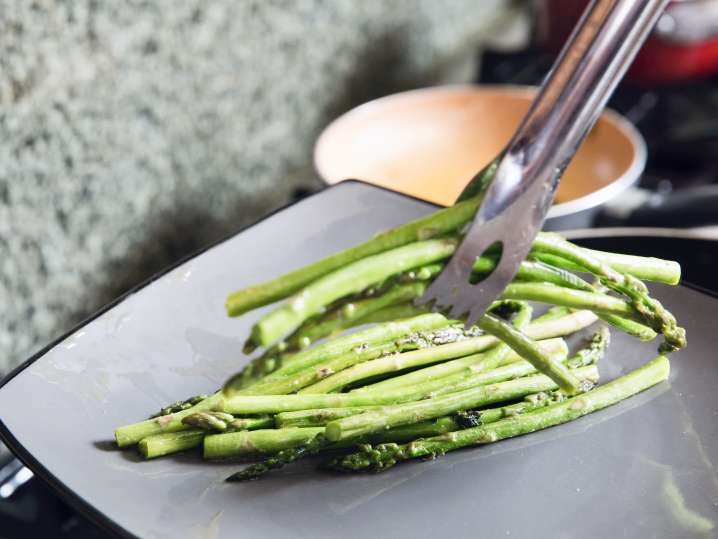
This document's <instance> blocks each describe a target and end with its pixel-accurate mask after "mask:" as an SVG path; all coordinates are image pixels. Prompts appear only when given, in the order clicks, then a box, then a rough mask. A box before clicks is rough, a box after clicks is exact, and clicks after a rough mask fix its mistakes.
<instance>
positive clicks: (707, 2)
mask: <svg viewBox="0 0 718 539" xmlns="http://www.w3.org/2000/svg"><path fill="white" fill-rule="evenodd" d="M588 3H589V1H588V0H540V1H539V3H538V5H539V11H538V13H539V21H538V36H537V37H538V41H539V43H540V44H542V45H543V46H545V47H547V48H548V49H550V50H553V51H556V52H558V51H559V50H560V49H561V47H562V46H563V44H564V43H565V41H566V39H567V38H568V36H569V34H570V33H571V30H572V29H573V27H574V26H575V24H576V21H577V20H578V18H579V17H580V16H581V13H583V10H584V9H585V7H586V6H587V5H588ZM716 73H718V0H681V1H673V2H671V3H670V4H669V5H668V7H667V8H666V11H665V13H664V14H663V15H662V16H661V19H660V20H659V21H658V24H657V25H656V28H655V29H654V30H653V34H652V35H651V36H650V37H649V39H648V41H646V43H645V45H644V46H643V49H642V50H641V52H640V53H639V55H638V56H637V57H636V60H635V61H634V63H633V65H632V66H631V69H630V70H629V72H628V76H627V78H628V79H629V80H631V81H634V82H638V83H647V84H657V83H676V82H684V81H688V80H693V79H699V78H704V77H708V76H710V75H714V74H716Z"/></svg>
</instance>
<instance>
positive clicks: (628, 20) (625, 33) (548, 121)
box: [419, 0, 668, 325]
mask: <svg viewBox="0 0 718 539" xmlns="http://www.w3.org/2000/svg"><path fill="white" fill-rule="evenodd" d="M667 3H668V0H594V1H593V2H592V3H591V4H590V5H589V7H588V8H587V9H586V11H585V13H584V14H583V16H582V18H581V20H580V21H579V23H578V25H577V26H576V28H575V29H574V31H573V33H572V34H571V37H570V38H569V40H568V42H567V43H566V45H565V46H564V48H563V50H562V51H561V54H560V55H559V57H558V59H557V60H556V62H555V64H554V66H553V68H552V69H551V71H550V72H549V74H548V75H547V76H546V79H545V80H544V82H543V84H542V85H541V89H540V91H539V93H538V95H537V96H536V98H535V99H534V101H533V103H532V105H531V107H530V109H529V111H528V112H527V113H526V116H525V117H524V118H523V120H522V121H521V124H520V125H519V127H518V129H517V130H516V133H514V136H513V138H512V139H511V141H510V142H509V144H508V146H507V147H506V148H505V149H504V151H503V152H502V153H501V155H500V156H499V157H497V158H496V160H494V162H492V163H491V164H490V165H488V166H487V167H486V168H484V170H482V171H481V172H479V174H477V175H476V176H475V177H474V179H473V180H472V181H471V182H470V183H469V185H468V186H467V187H466V189H464V191H463V193H462V194H461V196H460V197H459V200H462V199H464V198H467V197H468V196H471V195H474V194H476V193H477V192H478V191H480V190H481V189H483V184H484V182H485V179H486V178H487V176H488V175H492V176H493V179H491V183H490V184H489V186H488V188H487V189H486V191H485V193H484V197H483V201H482V202H481V205H480V206H479V209H478V211H477V212H476V216H475V217H474V221H473V224H472V225H471V227H470V229H469V231H468V233H467V234H466V236H465V238H464V240H463V241H462V243H461V245H460V246H459V247H458V249H457V250H456V252H455V253H454V256H453V257H452V258H451V260H450V261H449V263H448V264H447V266H446V268H445V269H444V271H443V272H442V273H441V274H440V275H439V277H438V278H437V279H436V280H435V281H434V282H433V283H432V285H431V286H430V287H429V288H428V290H427V291H426V293H425V294H424V296H422V297H421V298H420V299H419V302H420V303H426V302H430V301H432V302H434V306H435V307H437V308H440V309H448V310H449V314H450V315H451V316H452V317H455V318H460V317H463V316H464V315H467V316H468V317H467V319H466V323H467V325H471V324H474V323H475V322H476V321H477V320H478V319H479V318H480V317H481V316H482V315H483V314H484V312H486V310H487V309H488V308H489V306H490V305H491V303H492V302H493V301H494V300H495V299H496V298H497V297H498V296H499V295H500V294H501V292H502V291H503V290H504V288H505V287H506V285H508V284H509V282H510V281H511V280H512V279H513V278H514V275H516V272H517V270H518V268H519V264H520V263H521V261H523V260H524V258H526V255H528V253H529V251H530V250H531V244H532V243H533V241H534V239H535V238H536V235H537V234H538V232H539V230H540V229H541V226H542V224H543V222H544V219H545V218H546V213H547V212H548V210H549V207H550V206H551V203H552V201H553V196H554V192H555V191H556V186H557V185H558V182H559V179H560V178H561V175H562V174H563V171H564V170H565V169H566V167H567V165H568V163H569V161H570V160H571V159H572V158H573V156H574V154H575V153H576V150H577V149H578V146H579V145H580V143H581V141H582V140H583V139H584V137H585V136H586V134H587V133H588V131H589V130H590V128H591V127H592V126H593V124H594V123H595V122H596V120H597V119H598V117H599V115H600V113H601V111H602V110H603V107H604V106H605V104H606V101H608V98H609V97H610V95H611V94H612V93H613V90H614V89H615V87H616V85H617V84H618V82H619V81H620V80H621V78H622V77H623V75H624V73H625V72H626V69H627V68H628V66H629V65H630V63H631V61H632V60H633V58H634V57H635V55H636V53H637V52H638V50H639V49H640V47H641V45H642V44H643V42H644V41H645V39H646V37H647V36H648V34H649V32H650V31H651V29H652V28H653V25H654V24H655V23H656V21H657V20H658V18H659V16H660V14H661V12H662V11H663V9H664V8H665V6H666V4H667ZM496 244H499V245H500V247H501V249H500V250H501V255H500V259H499V261H498V263H497V265H496V267H495V269H494V271H493V272H492V273H491V274H490V275H489V276H488V277H487V278H486V279H484V280H483V281H480V282H479V283H477V284H471V283H470V282H469V277H470V275H471V268H472V266H473V264H474V261H475V260H476V257H478V256H480V255H482V254H483V253H484V252H485V251H486V249H487V248H489V247H491V246H494V245H496Z"/></svg>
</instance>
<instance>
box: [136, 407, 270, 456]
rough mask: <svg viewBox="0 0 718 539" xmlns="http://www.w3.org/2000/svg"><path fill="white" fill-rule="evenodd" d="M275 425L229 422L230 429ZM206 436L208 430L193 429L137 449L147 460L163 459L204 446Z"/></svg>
mask: <svg viewBox="0 0 718 539" xmlns="http://www.w3.org/2000/svg"><path fill="white" fill-rule="evenodd" d="M200 413H202V412H200ZM188 417H192V416H188ZM273 423H274V419H273V418H269V417H267V418H254V417H250V418H233V419H232V420H231V421H230V422H229V429H244V430H253V429H261V428H266V427H269V426H271V425H272V424H273ZM210 430H212V429H210ZM220 430H224V429H220ZM206 434H207V429H206V428H191V429H188V430H182V431H178V432H166V433H163V434H155V435H152V436H148V437H147V438H143V439H142V440H140V441H139V442H138V444H137V448H138V450H139V451H140V453H141V454H142V455H143V456H144V457H145V458H147V459H152V458H156V457H162V456H164V455H169V454H171V453H179V452H180V451H186V450H187V449H192V448H194V447H199V446H200V445H202V440H203V439H204V437H205V435H206Z"/></svg>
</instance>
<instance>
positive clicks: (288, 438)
mask: <svg viewBox="0 0 718 539" xmlns="http://www.w3.org/2000/svg"><path fill="white" fill-rule="evenodd" d="M322 432H324V428H323V427H305V428H297V427H290V428H284V429H262V430H255V431H239V432H229V433H227V434H212V435H209V436H207V437H205V439H204V458H206V459H222V458H228V457H239V456H244V457H246V456H256V455H266V454H271V453H277V452H279V451H281V450H282V449H289V448H292V447H297V446H300V445H306V444H308V443H309V442H310V441H312V440H313V439H314V438H315V437H316V436H317V434H321V433H322Z"/></svg>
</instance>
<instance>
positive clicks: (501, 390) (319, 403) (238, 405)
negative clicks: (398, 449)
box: [222, 367, 597, 419]
mask: <svg viewBox="0 0 718 539" xmlns="http://www.w3.org/2000/svg"><path fill="white" fill-rule="evenodd" d="M596 372H597V371H596V370H595V368H592V367H588V368H584V369H578V370H577V372H576V374H577V375H578V376H579V377H580V378H581V379H592V378H595V375H596ZM502 384H508V385H506V386H503V385H502ZM555 387H556V386H555V384H554V383H553V382H552V381H550V379H548V378H547V377H545V376H543V377H542V376H529V377H527V378H521V379H519V380H511V381H510V382H502V383H497V384H491V385H487V386H482V387H478V388H476V389H475V391H477V395H478V393H481V392H482V391H485V392H486V393H487V395H486V398H487V399H489V400H488V401H487V404H489V403H492V402H500V401H502V400H507V399H510V398H519V397H522V396H524V395H527V394H529V393H537V392H539V391H548V390H551V389H554V388H555ZM471 391H474V390H471ZM514 393H516V394H517V395H516V396H515V397H514V396H513V395H514ZM472 395H473V393H472ZM427 396H428V394H427V393H426V392H424V391H422V388H421V387H420V386H419V387H416V388H408V389H398V390H395V391H392V392H388V391H387V392H386V393H384V394H379V395H375V394H364V393H331V394H328V395H326V394H322V395H247V396H245V395H238V396H235V397H230V398H227V399H225V400H224V402H223V406H222V411H224V412H227V413H231V414H237V415H244V414H248V415H249V414H264V413H279V412H291V411H296V410H306V409H309V408H344V407H347V406H371V405H376V404H394V403H398V402H407V401H412V400H416V399H421V398H425V397H427ZM476 406H478V405H476ZM476 406H474V407H476ZM350 419H351V418H350Z"/></svg>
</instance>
